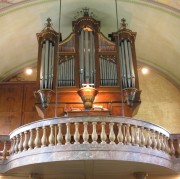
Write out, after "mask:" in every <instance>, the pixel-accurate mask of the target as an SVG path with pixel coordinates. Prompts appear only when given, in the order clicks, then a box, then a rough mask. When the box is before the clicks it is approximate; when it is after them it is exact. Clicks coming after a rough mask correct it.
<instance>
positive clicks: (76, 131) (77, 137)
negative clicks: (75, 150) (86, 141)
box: [74, 122, 80, 144]
mask: <svg viewBox="0 0 180 179" xmlns="http://www.w3.org/2000/svg"><path fill="white" fill-rule="evenodd" d="M74 125H75V133H74V140H75V142H74V144H79V138H80V135H79V123H77V122H75V124H74Z"/></svg>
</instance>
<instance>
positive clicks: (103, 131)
mask: <svg viewBox="0 0 180 179" xmlns="http://www.w3.org/2000/svg"><path fill="white" fill-rule="evenodd" d="M105 125H106V123H105V122H101V144H106V139H107V135H106V131H105Z"/></svg>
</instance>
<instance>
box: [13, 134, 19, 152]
mask: <svg viewBox="0 0 180 179" xmlns="http://www.w3.org/2000/svg"><path fill="white" fill-rule="evenodd" d="M18 145H19V135H16V144H15V147H14V150H15V153H18Z"/></svg>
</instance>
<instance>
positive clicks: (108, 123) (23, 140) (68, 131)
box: [1, 116, 180, 159]
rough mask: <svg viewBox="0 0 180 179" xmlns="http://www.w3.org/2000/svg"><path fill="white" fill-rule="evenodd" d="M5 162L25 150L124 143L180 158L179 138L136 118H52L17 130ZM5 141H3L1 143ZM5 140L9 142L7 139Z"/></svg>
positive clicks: (12, 135) (5, 155)
mask: <svg viewBox="0 0 180 179" xmlns="http://www.w3.org/2000/svg"><path fill="white" fill-rule="evenodd" d="M10 140H11V147H10V149H9V150H8V149H7V146H6V142H4V149H3V151H2V152H1V153H2V154H3V155H2V156H3V157H2V158H3V159H6V157H7V156H8V154H9V155H16V154H18V153H21V152H22V151H27V150H33V149H36V148H40V147H48V146H55V145H67V144H73V145H74V144H108V145H111V144H122V145H132V146H139V147H146V148H150V149H153V150H159V151H162V152H165V153H167V154H169V155H172V156H176V157H180V138H179V135H176V138H175V137H173V135H170V134H169V132H168V131H167V130H165V129H163V128H161V127H160V126H157V125H154V124H152V123H149V122H146V121H141V120H136V119H133V118H123V117H117V116H116V117H113V116H106V117H105V116H93V117H92V116H86V117H61V118H49V119H44V120H40V121H36V122H32V123H30V124H26V125H23V126H21V127H19V128H18V129H15V130H14V131H13V132H12V133H11V134H10ZM1 141H2V140H1ZM5 141H6V140H5Z"/></svg>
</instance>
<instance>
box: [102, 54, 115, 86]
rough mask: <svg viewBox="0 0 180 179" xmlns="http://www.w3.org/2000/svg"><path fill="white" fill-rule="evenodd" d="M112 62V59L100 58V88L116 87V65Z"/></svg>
mask: <svg viewBox="0 0 180 179" xmlns="http://www.w3.org/2000/svg"><path fill="white" fill-rule="evenodd" d="M113 61H114V59H113V57H100V80H101V81H100V84H101V86H116V85H117V65H116V63H115V62H113Z"/></svg>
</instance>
